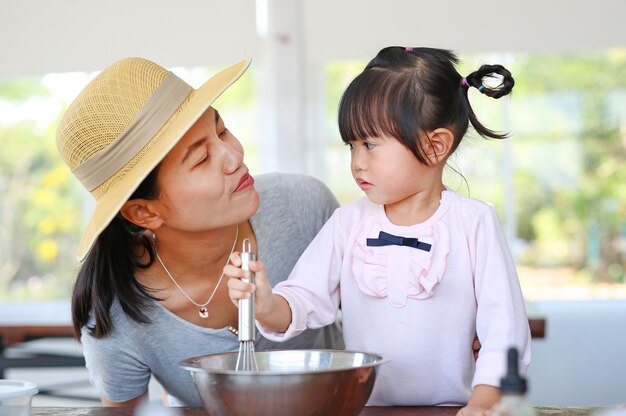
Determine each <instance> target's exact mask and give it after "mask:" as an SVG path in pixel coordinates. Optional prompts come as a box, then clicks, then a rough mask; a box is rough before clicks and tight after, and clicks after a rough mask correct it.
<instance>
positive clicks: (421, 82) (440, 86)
mask: <svg viewBox="0 0 626 416" xmlns="http://www.w3.org/2000/svg"><path fill="white" fill-rule="evenodd" d="M457 63H458V58H457V57H456V55H455V54H454V53H452V52H451V51H448V50H444V49H434V48H405V47H399V46H391V47H387V48H384V49H382V50H381V51H380V52H379V53H378V55H376V57H375V58H374V59H372V60H371V61H370V62H369V63H368V64H367V66H366V67H365V69H364V70H363V72H362V73H361V74H359V75H358V76H357V77H356V78H355V79H354V80H353V81H352V82H351V83H350V85H349V86H348V88H347V89H346V91H345V92H344V94H343V96H342V97H341V101H340V103H339V117H338V118H339V132H340V134H341V138H342V140H343V141H344V142H345V143H350V142H352V141H355V140H364V139H367V138H368V137H382V136H387V137H394V138H396V139H397V140H398V141H400V142H401V143H403V144H404V145H405V146H406V147H407V148H408V149H409V150H411V152H412V153H413V154H414V155H415V157H416V158H417V159H418V160H419V161H420V162H422V163H424V164H430V161H429V160H428V158H427V157H426V156H425V154H424V144H423V143H422V141H421V140H418V139H419V138H420V137H422V135H423V134H425V133H427V132H430V131H433V130H435V129H437V128H447V129H449V130H450V131H451V132H452V133H453V134H454V143H453V145H452V148H451V149H450V153H452V152H454V150H456V148H457V147H458V145H459V143H460V141H461V139H462V138H463V136H464V135H465V132H466V131H467V128H468V122H469V123H472V126H473V127H474V129H475V130H476V132H478V134H480V135H481V136H483V137H491V138H495V139H503V138H505V137H506V134H500V133H497V132H495V131H493V130H490V129H488V128H487V127H485V126H484V125H483V124H482V123H481V122H480V121H478V118H477V117H476V114H474V111H473V110H472V107H471V105H470V103H469V100H468V96H467V91H468V89H469V87H470V86H472V87H476V88H477V89H479V91H480V92H481V93H483V94H485V95H487V96H489V97H493V98H500V97H502V96H505V95H507V94H509V93H510V92H511V90H512V89H513V85H514V84H515V82H514V80H513V77H512V76H511V73H510V72H509V71H508V70H506V69H505V68H504V67H503V66H502V65H483V66H481V67H480V68H479V69H478V70H477V71H475V72H472V73H471V74H469V75H468V76H467V77H465V78H463V77H462V76H461V75H460V74H459V73H458V72H457V70H456V69H455V65H456V64H457ZM496 74H497V75H499V76H501V77H502V82H501V83H500V85H498V86H495V87H494V86H489V85H485V84H483V80H488V79H489V78H495V77H496Z"/></svg>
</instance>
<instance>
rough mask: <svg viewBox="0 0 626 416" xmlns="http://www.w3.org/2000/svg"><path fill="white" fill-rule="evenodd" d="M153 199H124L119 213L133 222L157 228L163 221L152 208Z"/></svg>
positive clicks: (145, 226) (152, 228) (140, 225)
mask: <svg viewBox="0 0 626 416" xmlns="http://www.w3.org/2000/svg"><path fill="white" fill-rule="evenodd" d="M152 202H153V201H151V200H149V199H131V200H129V201H126V203H124V205H122V208H121V209H120V213H121V214H122V216H123V217H124V218H126V219H127V220H128V221H130V222H132V223H133V224H135V225H137V226H139V227H142V228H147V229H151V230H154V229H157V228H159V227H160V226H161V224H162V223H163V219H162V218H161V216H160V215H159V213H158V212H157V211H156V210H155V209H154V204H153V203H152Z"/></svg>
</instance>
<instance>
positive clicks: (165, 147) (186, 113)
mask: <svg viewBox="0 0 626 416" xmlns="http://www.w3.org/2000/svg"><path fill="white" fill-rule="evenodd" d="M249 66H250V60H243V61H241V62H239V63H237V64H235V65H232V66H230V67H228V68H226V69H224V70H223V71H220V72H219V73H217V74H216V75H214V76H213V77H211V78H210V79H209V80H208V81H207V82H205V83H204V84H203V85H202V86H201V87H200V88H198V89H196V90H193V91H192V92H191V93H190V94H189V97H188V99H187V100H186V101H185V103H184V104H183V106H182V107H183V108H182V109H181V110H180V112H179V113H178V114H177V115H176V116H175V118H174V117H172V120H171V123H169V124H168V125H166V126H165V127H164V128H163V129H161V130H160V131H159V132H158V133H157V134H156V135H155V139H154V140H153V141H152V142H151V144H150V147H149V148H148V150H146V151H145V153H144V154H143V155H142V156H141V158H140V159H139V160H138V161H137V162H136V164H135V165H134V166H133V169H132V173H129V174H126V175H125V176H123V177H122V178H121V179H120V180H118V181H116V182H115V183H114V184H112V185H111V187H110V188H109V189H108V190H107V192H106V194H105V195H103V196H102V197H101V198H100V200H98V201H97V202H96V206H95V207H94V211H93V213H92V215H91V218H90V220H89V222H88V223H87V227H86V229H85V232H84V233H83V237H82V239H81V241H80V244H79V246H78V253H77V258H78V261H82V260H83V259H84V258H85V257H86V256H87V253H88V252H89V250H90V249H91V247H92V246H93V244H94V242H95V240H96V238H98V236H99V235H100V233H101V232H102V231H103V230H104V229H105V228H106V227H107V225H109V223H110V222H111V220H113V218H114V217H115V215H117V213H118V212H119V210H120V209H121V208H122V206H123V205H124V203H125V202H126V201H127V200H128V198H130V196H131V195H132V194H133V192H135V190H136V189H137V187H138V186H139V185H140V184H141V182H142V181H143V180H144V179H145V178H146V176H148V174H149V173H150V172H151V171H152V170H153V169H154V168H155V167H156V166H157V165H158V164H159V163H160V162H161V160H163V158H164V157H165V156H166V155H167V154H168V153H169V151H170V150H171V149H172V148H173V147H174V146H175V145H176V144H177V143H178V142H179V141H180V139H181V138H182V137H183V136H184V134H185V133H186V132H187V130H189V129H190V128H191V126H193V124H194V123H195V122H196V121H197V120H198V118H200V116H201V115H202V114H203V113H204V112H205V111H206V110H207V109H208V108H209V107H210V106H211V104H213V102H214V101H215V100H216V99H217V98H218V97H219V96H220V95H221V94H222V93H223V92H224V91H226V90H227V89H228V87H230V86H231V85H232V84H233V83H234V82H235V81H237V79H239V77H241V75H243V73H244V72H245V71H246V69H248V67H249Z"/></svg>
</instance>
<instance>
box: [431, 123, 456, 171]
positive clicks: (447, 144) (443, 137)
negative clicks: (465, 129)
mask: <svg viewBox="0 0 626 416" xmlns="http://www.w3.org/2000/svg"><path fill="white" fill-rule="evenodd" d="M453 144H454V134H452V132H451V131H450V130H448V129H444V128H438V129H435V130H433V131H431V132H429V133H428V141H427V142H426V148H425V149H424V150H425V151H426V157H427V158H428V160H430V162H431V163H432V164H434V165H437V164H439V163H441V162H445V161H446V159H447V158H448V155H449V153H450V149H452V145H453Z"/></svg>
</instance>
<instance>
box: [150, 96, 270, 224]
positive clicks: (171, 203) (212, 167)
mask: <svg viewBox="0 0 626 416" xmlns="http://www.w3.org/2000/svg"><path fill="white" fill-rule="evenodd" d="M157 182H158V187H159V190H160V192H159V197H158V201H157V206H158V207H159V208H158V209H159V213H160V215H161V216H162V219H163V225H164V226H167V227H170V228H177V229H181V230H186V231H192V232H195V231H204V230H210V229H214V228H220V227H224V226H228V225H232V224H237V223H240V222H242V221H245V220H246V219H248V218H250V217H251V216H252V215H253V214H254V213H255V212H256V210H257V209H258V206H259V195H258V193H257V191H256V190H255V189H254V179H253V178H252V177H251V176H250V175H249V174H248V168H247V166H246V165H245V164H244V163H243V147H242V146H241V143H240V142H239V140H237V138H236V137H235V136H234V135H233V134H232V133H231V132H230V131H229V130H228V129H227V128H226V126H225V124H224V120H222V118H221V117H220V115H219V113H218V112H217V111H216V110H215V109H213V108H212V107H211V108H209V109H208V110H207V111H206V112H205V113H204V114H203V115H202V116H201V117H200V119H199V120H198V121H197V122H196V123H195V124H194V125H193V126H192V127H191V128H190V129H189V131H187V133H186V134H185V135H184V136H183V137H182V139H181V140H180V142H179V143H178V144H177V145H176V146H175V147H174V148H173V149H172V150H171V151H170V152H169V153H168V155H167V156H166V157H165V158H164V159H163V161H162V162H161V165H160V168H159V172H158V177H157Z"/></svg>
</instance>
